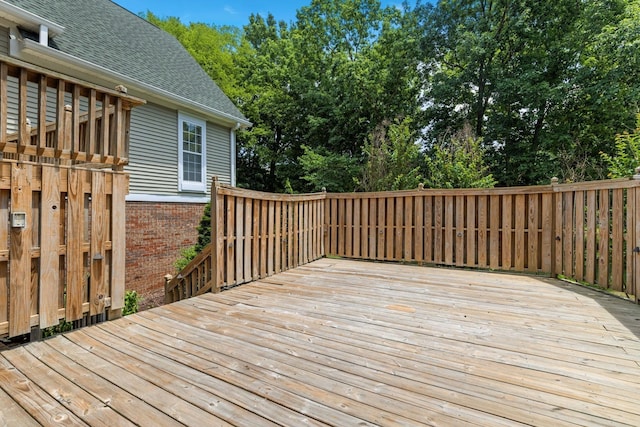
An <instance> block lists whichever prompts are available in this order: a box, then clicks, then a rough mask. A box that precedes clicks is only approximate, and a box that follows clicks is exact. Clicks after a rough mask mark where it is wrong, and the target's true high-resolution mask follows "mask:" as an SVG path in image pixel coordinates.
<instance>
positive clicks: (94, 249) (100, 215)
mask: <svg viewBox="0 0 640 427" xmlns="http://www.w3.org/2000/svg"><path fill="white" fill-rule="evenodd" d="M127 189H128V178H127V175H125V174H124V173H122V172H113V171H105V170H83V169H74V168H60V167H54V166H49V165H32V164H23V163H10V162H3V163H0V335H8V336H10V337H12V336H16V335H22V334H25V333H29V332H30V331H31V328H32V327H35V326H38V327H40V328H46V327H48V326H53V325H57V324H58V322H59V320H60V319H65V320H67V321H73V320H78V319H81V318H82V317H83V316H85V315H89V316H94V315H98V314H102V313H104V312H105V309H107V308H109V309H111V310H118V309H121V308H122V306H123V301H124V263H125V259H124V256H125V241H124V233H123V232H122V231H123V230H124V226H125V224H124V221H125V217H124V209H125V206H124V203H125V195H126V193H127ZM22 213H24V216H25V220H26V221H25V224H24V227H20V226H13V225H16V224H14V223H13V222H12V220H13V216H14V215H16V214H22Z"/></svg>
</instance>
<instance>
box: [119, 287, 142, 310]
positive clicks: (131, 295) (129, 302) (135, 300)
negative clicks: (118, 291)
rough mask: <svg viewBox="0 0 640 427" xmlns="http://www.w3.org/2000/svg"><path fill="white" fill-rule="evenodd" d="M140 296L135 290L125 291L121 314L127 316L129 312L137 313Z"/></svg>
mask: <svg viewBox="0 0 640 427" xmlns="http://www.w3.org/2000/svg"><path fill="white" fill-rule="evenodd" d="M141 299H142V298H141V297H140V295H138V293H137V292H136V291H127V292H125V294H124V308H123V309H122V315H123V316H127V315H129V314H133V313H137V312H138V308H139V305H138V304H139V302H140V300H141Z"/></svg>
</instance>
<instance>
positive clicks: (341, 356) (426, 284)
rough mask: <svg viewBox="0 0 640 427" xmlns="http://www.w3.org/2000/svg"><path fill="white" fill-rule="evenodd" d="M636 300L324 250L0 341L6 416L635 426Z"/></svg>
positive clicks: (638, 374)
mask: <svg viewBox="0 0 640 427" xmlns="http://www.w3.org/2000/svg"><path fill="white" fill-rule="evenodd" d="M639 319H640V307H638V306H637V305H633V304H631V303H628V304H627V303H624V302H621V301H619V300H614V299H613V297H611V296H608V295H604V294H602V293H599V292H595V291H591V290H589V289H584V288H580V287H577V286H575V285H571V284H567V283H563V282H560V281H557V280H552V279H545V278H542V279H541V278H535V277H529V276H515V275H509V274H492V273H480V272H475V271H474V272H471V271H460V270H455V271H454V270H447V269H434V268H424V267H415V266H401V265H398V264H376V263H370V262H358V261H346V260H336V259H322V260H319V261H315V262H313V263H311V264H308V265H306V266H303V267H298V268H296V269H293V270H290V271H288V272H285V273H280V274H277V275H275V276H272V277H269V278H266V279H263V280H260V281H258V282H254V283H251V284H247V285H244V286H241V287H238V288H235V289H232V290H230V291H227V292H223V293H220V294H206V295H203V296H201V297H196V298H192V299H189V300H184V301H181V302H177V303H173V304H171V305H167V306H163V307H158V308H156V309H152V310H149V311H145V312H141V313H138V314H136V315H132V316H128V317H126V318H123V319H119V320H116V321H113V322H107V323H104V324H100V325H96V326H93V327H90V328H85V329H82V330H78V331H75V332H72V333H68V334H66V335H64V336H58V337H55V338H53V339H50V340H47V341H44V342H38V343H32V344H29V345H27V346H24V347H21V348H17V349H13V350H9V351H5V352H3V353H1V355H0V408H2V410H1V411H0V424H6V425H21V426H22V425H25V426H26V425H38V424H43V425H56V424H65V425H66V424H77V425H85V424H88V425H92V426H93V425H109V426H113V425H127V424H141V425H174V424H179V423H182V424H186V425H193V426H202V425H246V426H258V425H290V426H301V425H336V426H347V425H389V426H392V425H402V426H407V425H451V426H459V425H467V424H468V425H481V426H488V425H491V426H495V425H539V426H550V425H553V426H563V425H616V426H617V425H630V426H634V425H640V405H638V399H637V391H638V390H640V365H639V362H638V361H640V339H639V331H640V327H639V324H640V321H639Z"/></svg>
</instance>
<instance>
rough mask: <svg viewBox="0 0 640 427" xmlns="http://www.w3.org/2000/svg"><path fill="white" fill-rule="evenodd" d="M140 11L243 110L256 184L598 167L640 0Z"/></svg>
mask: <svg viewBox="0 0 640 427" xmlns="http://www.w3.org/2000/svg"><path fill="white" fill-rule="evenodd" d="M147 19H149V20H150V21H151V22H153V23H154V24H156V25H158V26H160V27H161V28H163V29H165V30H167V31H169V32H170V33H171V34H173V35H174V36H176V38H177V39H178V40H180V42H182V43H183V44H184V45H185V47H186V48H187V49H188V50H189V51H190V52H191V53H192V54H193V55H194V57H195V58H196V59H197V60H198V62H199V63H200V64H201V65H202V66H203V68H204V69H205V70H206V71H207V72H208V73H209V75H210V76H211V77H212V78H213V79H214V80H215V81H216V82H217V83H218V84H219V85H220V87H221V88H222V89H223V90H224V91H225V93H227V94H228V95H229V96H230V97H231V98H232V99H233V101H234V102H236V104H237V105H238V107H239V108H240V109H241V110H242V111H243V113H244V114H245V115H246V116H247V118H248V119H249V120H250V121H251V122H252V123H253V126H252V127H251V128H250V129H248V130H244V131H242V132H239V133H238V135H237V146H238V153H237V154H238V155H237V171H238V180H237V181H238V185H240V186H243V187H249V188H253V189H258V190H267V191H294V192H306V191H316V190H319V189H321V188H322V187H326V188H327V189H329V190H330V191H352V190H354V189H358V190H366V189H379V190H384V189H394V188H407V187H412V186H414V185H415V183H416V182H417V180H418V178H419V177H420V176H422V177H424V178H425V179H426V180H427V181H428V183H429V184H430V185H437V186H476V185H483V186H484V185H492V184H493V183H497V184H499V185H523V184H534V183H540V182H547V181H548V179H549V177H551V176H559V177H561V178H564V179H571V180H585V179H597V178H602V177H605V176H606V175H607V171H609V170H610V167H611V164H610V159H614V158H615V157H616V156H617V157H619V154H620V153H619V149H620V148H619V147H618V145H619V144H620V141H621V140H620V137H618V139H616V135H618V134H620V135H624V132H625V131H626V132H630V131H632V130H633V129H634V123H635V117H636V114H637V113H638V112H639V111H640V110H639V104H638V99H640V0H583V1H575V0H557V1H553V2H551V1H542V2H541V1H538V0H440V1H438V2H437V3H435V4H433V3H431V2H425V3H424V4H423V3H420V1H418V2H417V3H416V4H415V6H413V7H411V6H410V5H409V4H408V3H404V4H403V5H402V7H400V8H398V7H383V6H382V5H381V4H380V1H379V0H311V1H310V3H309V5H307V6H304V7H302V8H300V9H299V10H298V12H297V15H296V19H295V20H294V21H292V22H289V23H285V22H281V21H278V20H277V18H276V17H274V16H273V15H267V16H266V17H263V16H261V15H256V14H254V15H251V16H250V18H249V22H248V23H247V25H245V26H244V27H243V28H242V29H239V28H233V27H220V26H215V25H212V24H203V23H190V24H188V25H185V24H183V23H181V22H180V21H179V20H178V19H176V18H158V17H156V16H154V15H153V14H151V13H149V14H148V15H147ZM629 135H630V136H631V135H632V134H629ZM615 141H617V142H615ZM617 150H618V151H617ZM600 153H604V154H603V155H601V154H600ZM607 156H609V157H607ZM416 168H418V169H416ZM438 183H439V184H438Z"/></svg>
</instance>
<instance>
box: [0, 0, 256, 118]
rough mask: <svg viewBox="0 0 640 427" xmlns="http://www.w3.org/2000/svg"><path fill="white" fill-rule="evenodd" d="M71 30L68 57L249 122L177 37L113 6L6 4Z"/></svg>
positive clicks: (44, 1)
mask: <svg viewBox="0 0 640 427" xmlns="http://www.w3.org/2000/svg"><path fill="white" fill-rule="evenodd" d="M6 1H7V2H8V3H11V4H13V5H15V6H18V7H20V8H22V9H25V10H27V11H29V12H31V13H34V14H36V15H38V16H40V17H42V18H45V19H48V20H50V21H53V22H55V23H57V24H60V25H62V26H64V27H65V30H64V32H63V33H62V34H60V35H57V36H55V39H54V40H55V46H56V47H57V48H58V49H59V50H60V51H62V52H64V53H67V54H70V55H73V56H75V57H77V58H80V59H83V60H85V61H89V62H91V63H94V64H97V65H100V66H102V67H104V68H106V69H108V70H112V71H114V72H116V73H119V74H122V75H124V76H126V77H129V78H131V79H134V80H137V81H140V82H143V83H145V84H147V85H151V86H153V87H155V88H157V89H160V90H161V91H166V92H169V93H171V94H173V95H176V96H178V97H182V98H186V99H188V100H191V101H194V102H197V103H199V104H202V105H204V106H206V107H209V108H212V109H215V110H218V111H221V112H223V113H226V114H227V115H230V116H232V117H236V118H238V119H240V120H246V119H245V117H244V115H243V114H242V113H241V112H240V111H239V110H238V109H237V107H236V106H235V105H234V104H233V102H231V100H230V99H229V98H228V97H227V96H226V95H225V94H224V93H223V92H222V90H220V88H219V87H218V86H217V85H216V84H215V82H214V81H213V80H211V78H210V77H209V76H208V75H207V73H206V72H205V71H204V70H203V69H202V68H201V67H200V65H199V64H198V63H197V62H196V61H195V59H194V58H193V57H192V56H191V55H190V54H189V53H188V52H187V51H186V49H184V48H183V47H182V45H181V44H180V42H178V41H177V40H176V39H175V38H174V37H173V36H171V35H170V34H168V33H166V32H165V31H163V30H161V29H160V28H158V27H156V26H155V25H153V24H151V23H149V22H147V21H146V20H144V19H142V18H141V17H139V16H137V15H135V14H133V13H131V12H129V11H128V10H126V9H124V8H123V7H121V6H119V5H117V4H115V3H113V2H112V1H109V0H82V1H77V0H55V1H52V0H6Z"/></svg>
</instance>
